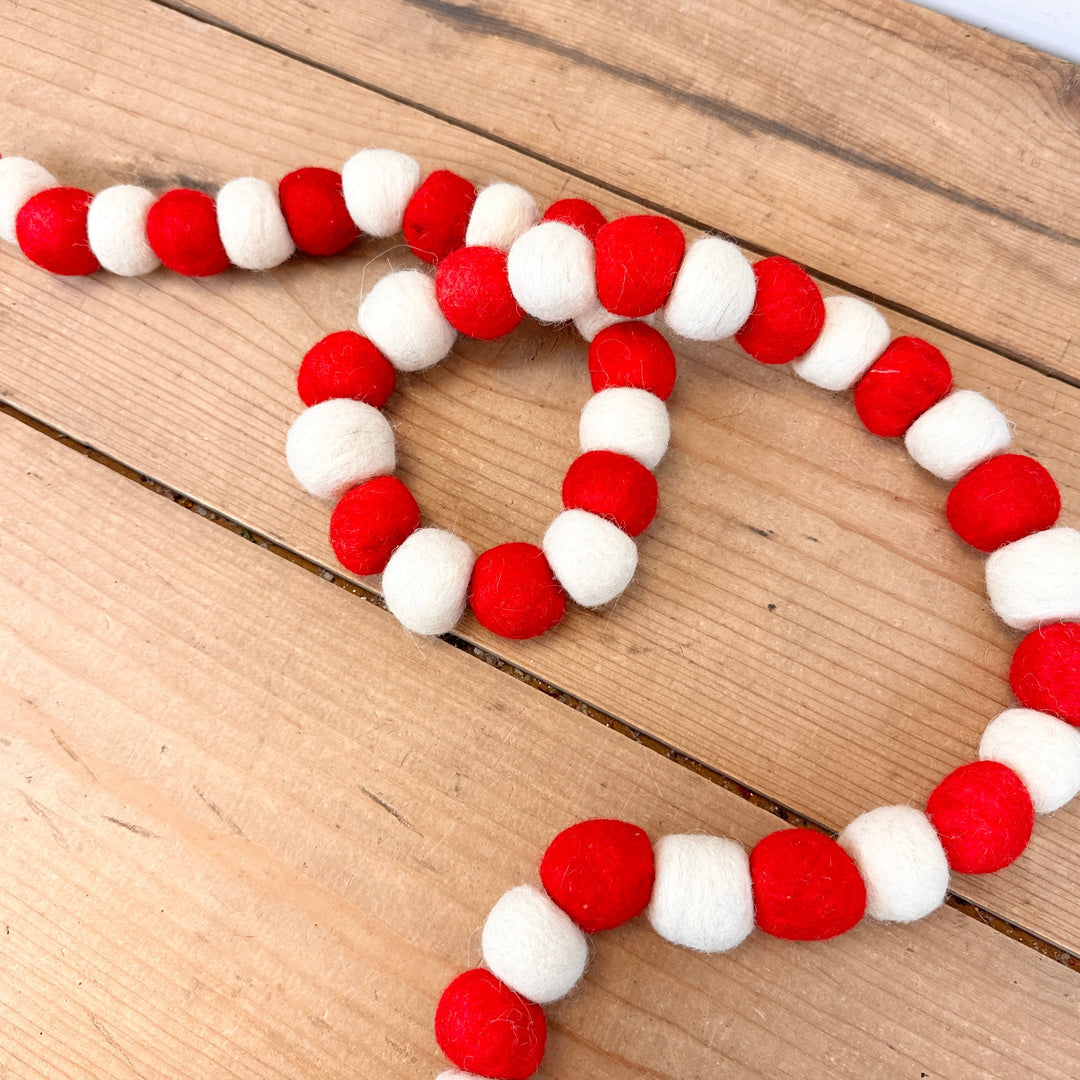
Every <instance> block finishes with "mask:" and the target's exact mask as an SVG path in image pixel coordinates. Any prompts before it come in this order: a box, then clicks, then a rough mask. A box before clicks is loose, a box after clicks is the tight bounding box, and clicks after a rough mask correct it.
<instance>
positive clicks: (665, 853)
mask: <svg viewBox="0 0 1080 1080" xmlns="http://www.w3.org/2000/svg"><path fill="white" fill-rule="evenodd" d="M655 857H656V883H655V884H654V885H653V894H652V899H651V900H650V901H649V907H648V910H647V911H646V915H647V916H648V919H649V922H650V924H651V925H652V928H653V929H654V930H655V931H656V932H657V933H658V934H659V935H660V936H661V937H662V938H663V939H664V940H665V941H670V942H671V943H672V944H673V945H683V946H685V947H686V948H688V949H697V950H698V951H699V952H708V953H714V952H723V951H725V950H726V949H733V948H734V947H735V946H736V945H738V944H739V942H741V941H743V940H744V939H745V938H746V937H747V936H748V935H749V934H750V932H751V931H752V930H753V929H754V898H753V890H752V887H751V882H750V867H749V864H748V863H747V859H746V851H745V850H744V848H743V846H742V844H738V843H736V842H735V841H734V840H728V839H726V838H722V837H719V836H699V835H693V834H691V835H683V836H661V837H660V839H659V840H657V842H656V851H655Z"/></svg>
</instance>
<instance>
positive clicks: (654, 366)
mask: <svg viewBox="0 0 1080 1080" xmlns="http://www.w3.org/2000/svg"><path fill="white" fill-rule="evenodd" d="M589 377H590V378H591V379H592V387H593V390H594V392H596V393H599V392H600V391H601V390H606V389H607V388H608V387H609V386H635V387H637V388H638V389H640V390H648V391H649V392H650V393H652V394H655V395H656V396H657V397H658V398H659V399H660V400H661V401H667V399H668V398H669V397H670V396H671V391H672V390H673V389H674V388H675V354H674V353H673V352H672V351H671V346H670V345H669V344H668V343H667V339H666V338H665V337H664V335H663V334H661V333H660V331H659V330H654V329H653V328H652V327H651V326H648V325H646V324H645V323H640V322H621V323H615V324H614V325H613V326H608V327H605V328H604V329H603V330H601V331H600V332H599V333H598V334H597V335H596V337H594V338H593V339H592V341H591V342H590V343H589Z"/></svg>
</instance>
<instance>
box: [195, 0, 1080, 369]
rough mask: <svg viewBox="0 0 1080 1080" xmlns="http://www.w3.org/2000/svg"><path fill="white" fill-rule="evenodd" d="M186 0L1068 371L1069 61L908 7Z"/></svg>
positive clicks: (1072, 73) (1078, 219) (1072, 324)
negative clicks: (267, 5) (270, 7)
mask: <svg viewBox="0 0 1080 1080" xmlns="http://www.w3.org/2000/svg"><path fill="white" fill-rule="evenodd" d="M182 6H183V7H185V8H192V9H197V10H199V11H202V12H206V13H209V14H210V15H211V16H212V17H214V18H218V19H221V20H223V21H224V22H225V23H227V24H229V25H233V26H236V27H239V28H240V29H242V30H243V31H244V32H246V33H249V34H252V35H254V36H255V37H256V38H258V39H260V40H265V41H269V42H272V43H274V44H275V45H280V46H283V47H285V48H287V49H290V50H293V51H294V52H296V53H298V54H302V55H303V56H305V57H310V58H312V59H313V60H315V61H317V62H319V63H322V64H326V65H329V66H331V67H333V68H334V69H336V70H339V71H342V72H345V73H347V74H349V75H352V76H354V77H356V78H358V79H359V80H361V81H362V82H363V83H364V84H365V85H375V86H378V87H384V88H386V89H388V90H390V91H391V92H393V93H394V94H397V95H402V96H404V97H406V98H407V99H409V100H411V101H415V102H418V103H421V104H422V105H424V106H425V107H427V108H430V109H433V110H435V111H437V112H438V113H439V114H441V115H446V116H450V117H453V118H455V119H456V120H459V121H464V122H467V123H468V124H470V125H474V126H478V127H480V128H481V129H483V130H485V131H489V132H492V133H493V134H495V135H497V136H498V137H499V138H501V139H506V140H509V141H510V142H512V143H514V144H515V145H517V146H520V147H523V148H525V149H526V150H527V151H529V152H531V153H534V154H537V155H540V156H542V157H544V158H546V159H547V160H551V161H555V162H558V163H559V164H561V165H564V166H567V167H569V168H571V169H573V170H574V171H576V172H579V173H582V174H584V175H586V176H588V177H590V178H593V179H596V180H598V181H600V182H601V183H604V184H606V185H609V186H610V187H611V188H612V189H614V190H617V191H623V192H632V193H633V194H634V195H636V196H638V197H640V198H643V199H646V200H649V201H651V202H653V203H655V204H657V205H659V206H661V207H663V208H664V209H665V210H666V211H668V212H674V213H676V214H681V215H684V216H686V217H688V218H691V219H695V220H697V221H699V222H702V223H705V224H707V225H708V226H709V227H710V228H714V229H719V230H721V231H724V232H727V233H730V234H732V235H735V236H738V237H741V238H743V239H744V240H747V241H749V242H751V243H753V244H755V245H758V247H759V249H764V250H769V251H773V252H777V251H778V252H780V253H782V254H785V255H789V256H790V257H792V258H795V259H798V260H800V261H802V262H804V263H806V264H807V265H809V266H812V267H814V268H815V269H817V270H818V271H820V272H821V273H823V274H826V275H830V276H832V277H833V278H836V279H839V280H841V281H844V282H847V283H849V285H852V286H855V287H857V288H862V289H867V290H869V291H871V292H873V293H875V294H877V295H879V296H880V297H882V298H883V299H885V300H886V301H888V302H890V303H893V304H897V305H900V306H901V307H905V308H907V309H910V310H913V311H917V312H920V313H922V314H924V315H926V316H929V317H930V318H932V319H934V320H937V321H938V322H939V323H942V324H944V325H947V326H951V327H956V328H958V329H959V331H960V332H961V333H963V334H966V335H969V336H971V337H973V338H975V339H976V340H980V341H984V342H990V343H992V344H994V345H997V346H1000V347H1002V348H1004V349H1007V350H1009V351H1011V352H1013V353H1015V354H1016V355H1019V356H1023V357H1026V358H1029V359H1031V360H1034V361H1037V362H1039V363H1041V364H1045V365H1048V366H1050V367H1053V368H1057V369H1059V370H1061V371H1065V372H1068V373H1069V374H1070V375H1072V376H1074V377H1075V376H1080V344H1077V343H1075V342H1074V340H1073V339H1074V336H1075V329H1076V325H1077V315H1076V311H1077V308H1076V299H1075V297H1076V284H1077V281H1078V279H1080V206H1078V204H1077V200H1076V198H1075V178H1076V176H1077V175H1080V94H1078V90H1077V87H1078V85H1080V84H1078V81H1077V74H1076V68H1075V67H1074V66H1073V65H1072V64H1069V63H1067V62H1066V61H1063V60H1058V59H1056V58H1053V57H1049V56H1046V55H1044V54H1041V53H1037V52H1035V51H1033V50H1031V49H1029V48H1027V47H1025V46H1021V45H1017V44H1014V43H1012V42H1007V41H1004V40H1002V39H1000V38H997V37H994V36H993V35H991V34H987V33H983V32H981V31H978V30H975V29H973V28H971V27H969V26H964V25H962V24H960V23H956V22H954V21H952V20H951V19H947V18H945V17H943V16H941V15H937V14H935V13H933V12H929V11H925V10H923V9H920V8H915V7H913V6H912V5H910V4H907V3H904V2H903V0H884V2H875V3H873V4H867V3H865V2H864V0H812V2H809V3H806V2H803V0H766V2H764V3H754V4H708V3H688V4H678V5H649V4H638V5H631V7H630V8H628V7H627V5H626V4H625V3H617V2H615V0H601V2H599V3H590V4H585V5H582V4H577V3H573V2H572V0H540V2H535V0H529V2H525V0H480V2H479V3H468V4H466V3H456V2H453V0H366V2H365V3H360V4H352V5H349V6H348V7H347V8H345V9H342V8H341V7H340V6H338V5H333V4H318V3H316V4H312V3H310V2H308V0H288V2H287V3H285V4H279V5H275V10H274V18H273V20H268V19H267V18H266V16H265V9H264V8H263V6H262V5H260V4H259V3H257V2H255V0H195V2H194V3H193V4H191V5H188V4H186V3H185V4H183V5H182ZM508 72H513V78H509V79H508V78H506V74H507V73H508Z"/></svg>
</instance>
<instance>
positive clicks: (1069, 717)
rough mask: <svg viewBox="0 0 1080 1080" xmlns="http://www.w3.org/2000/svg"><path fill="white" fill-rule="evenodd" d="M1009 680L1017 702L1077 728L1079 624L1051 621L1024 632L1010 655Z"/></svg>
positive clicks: (1079, 720)
mask: <svg viewBox="0 0 1080 1080" xmlns="http://www.w3.org/2000/svg"><path fill="white" fill-rule="evenodd" d="M1009 683H1010V685H1011V686H1012V690H1013V693H1014V694H1015V695H1016V700H1017V701H1019V702H1020V704H1021V705H1023V706H1025V707H1026V708H1028V709H1038V710H1039V711H1040V712H1046V713H1051V714H1053V715H1054V716H1060V717H1061V719H1062V720H1066V721H1068V722H1069V723H1070V724H1073V725H1074V726H1076V727H1080V623H1074V622H1059V623H1052V624H1051V625H1049V626H1041V627H1039V629H1038V630H1033V631H1032V632H1031V633H1030V634H1028V636H1027V637H1026V638H1024V640H1023V641H1021V642H1020V644H1019V645H1018V646H1017V647H1016V652H1015V653H1014V654H1013V659H1012V667H1011V668H1010V669H1009Z"/></svg>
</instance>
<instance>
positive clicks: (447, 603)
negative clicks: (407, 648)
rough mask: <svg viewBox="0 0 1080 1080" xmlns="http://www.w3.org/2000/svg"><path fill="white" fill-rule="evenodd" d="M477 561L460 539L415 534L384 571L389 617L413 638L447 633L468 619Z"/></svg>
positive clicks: (439, 531) (425, 531)
mask: <svg viewBox="0 0 1080 1080" xmlns="http://www.w3.org/2000/svg"><path fill="white" fill-rule="evenodd" d="M475 561H476V556H475V555H473V553H472V549H471V548H470V547H469V545H468V544H466V543H465V541H464V540H462V539H461V537H460V536H454V534H453V533H448V532H446V531H445V530H443V529H417V531H416V532H414V533H413V534H412V535H411V536H410V537H409V538H408V539H407V540H406V541H405V542H404V543H403V544H402V545H401V547H399V548H398V549H397V550H396V551H395V552H394V553H393V555H391V556H390V561H389V562H388V563H387V564H386V569H385V570H383V576H382V591H383V599H384V600H385V601H386V606H387V608H388V609H389V611H390V614H391V615H393V616H394V617H395V618H396V619H397V620H398V622H400V623H401V625H402V626H404V627H405V629H406V630H411V631H412V632H413V633H414V634H427V635H429V636H435V635H438V634H447V633H449V632H450V631H451V630H453V629H454V627H455V626H457V624H458V623H459V622H460V621H461V616H462V615H464V614H465V599H466V597H467V595H468V592H469V578H470V577H471V576H472V568H473V563H474V562H475Z"/></svg>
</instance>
